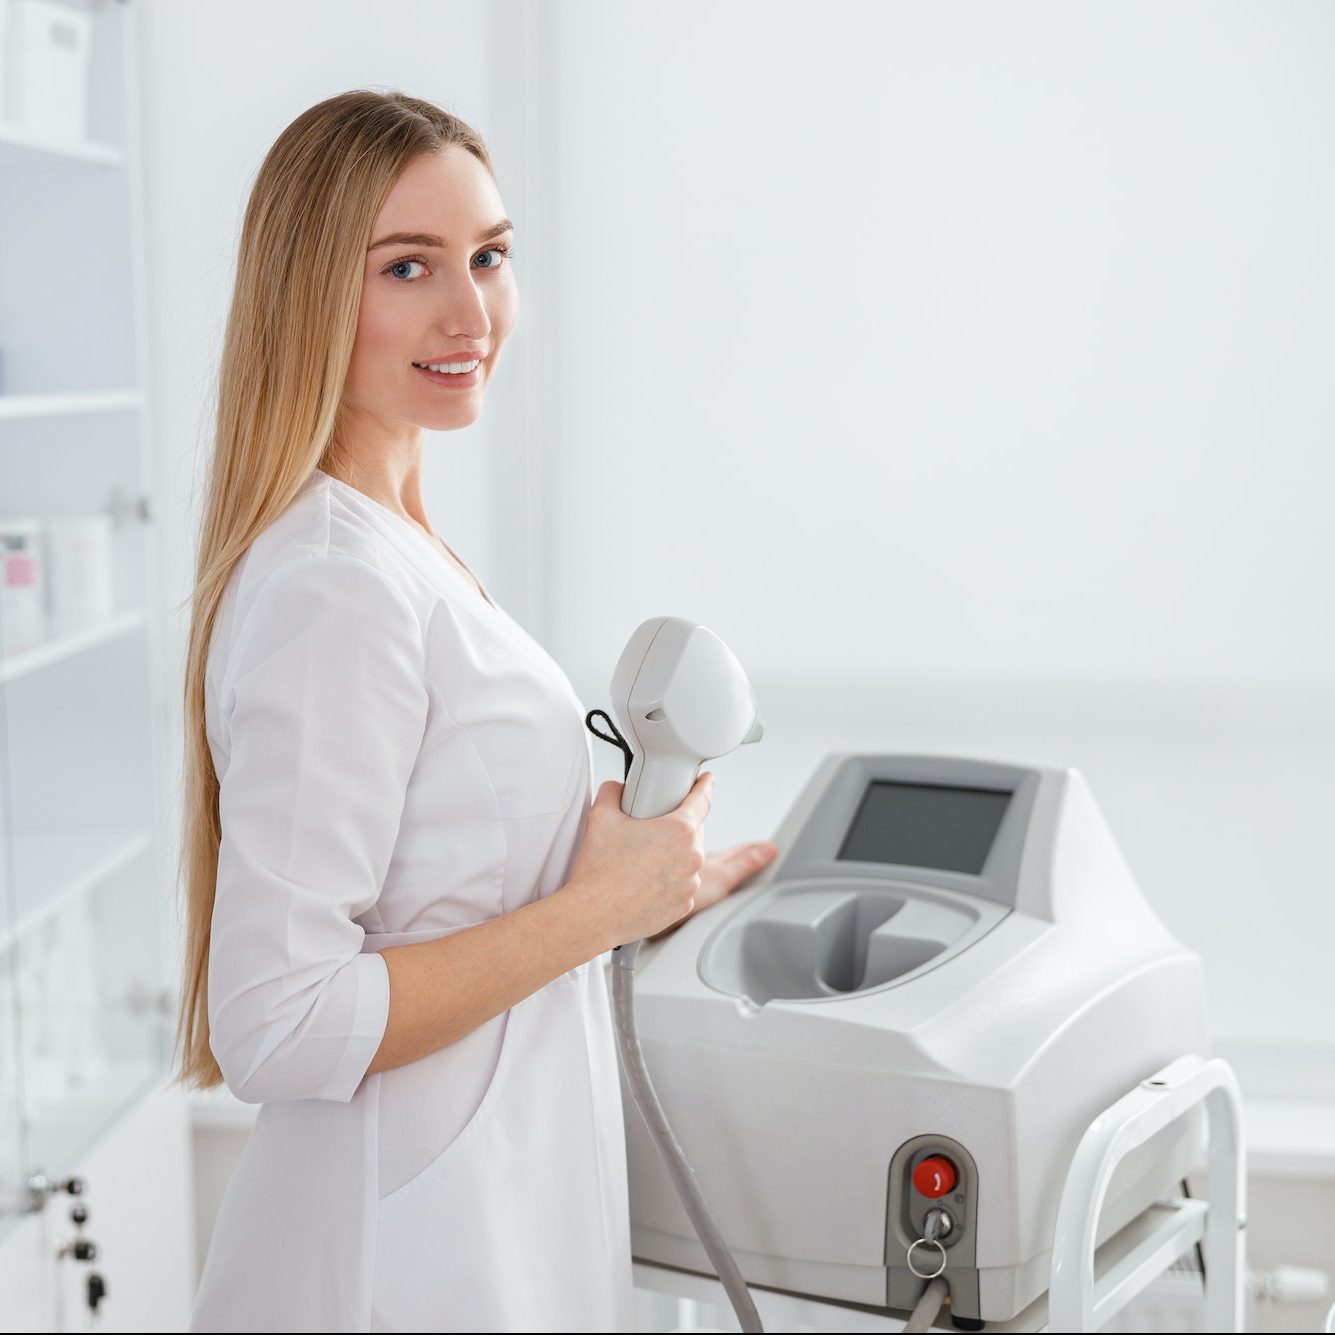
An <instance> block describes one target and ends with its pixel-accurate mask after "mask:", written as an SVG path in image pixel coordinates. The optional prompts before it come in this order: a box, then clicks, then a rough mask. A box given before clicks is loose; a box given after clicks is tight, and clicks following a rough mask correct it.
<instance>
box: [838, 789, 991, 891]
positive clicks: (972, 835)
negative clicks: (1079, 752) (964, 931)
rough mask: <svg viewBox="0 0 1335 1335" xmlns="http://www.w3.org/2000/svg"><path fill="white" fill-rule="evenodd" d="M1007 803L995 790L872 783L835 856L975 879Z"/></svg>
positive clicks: (981, 867) (980, 869)
mask: <svg viewBox="0 0 1335 1335" xmlns="http://www.w3.org/2000/svg"><path fill="white" fill-rule="evenodd" d="M1010 800H1011V794H1010V793H1008V792H999V791H997V790H996V789H994V788H951V787H947V786H945V785H941V784H927V783H893V782H890V781H889V780H882V779H875V780H873V781H872V782H871V783H870V784H868V786H867V791H866V793H865V794H863V798H862V804H861V806H860V807H859V808H858V812H857V815H856V816H854V817H853V823H852V824H851V825H850V826H849V827H848V834H847V835H845V837H844V842H843V846H842V847H841V848H840V850H839V852H838V853H837V854H836V856H837V857H838V858H840V859H843V860H847V861H854V862H893V863H898V864H899V865H901V866H905V867H935V868H938V869H939V870H941V871H959V872H966V873H968V874H969V875H971V876H977V875H978V873H979V872H981V871H982V869H983V864H984V863H985V862H986V861H987V854H988V851H989V850H990V849H991V847H992V841H993V839H995V838H996V833H997V827H998V826H999V825H1000V824H1001V818H1002V816H1004V815H1005V814H1006V804H1007V803H1008V802H1009V801H1010Z"/></svg>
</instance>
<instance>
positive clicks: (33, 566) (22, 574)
mask: <svg viewBox="0 0 1335 1335" xmlns="http://www.w3.org/2000/svg"><path fill="white" fill-rule="evenodd" d="M36 575H37V563H36V562H35V561H34V560H33V559H32V557H31V556H24V555H23V553H22V552H19V553H17V554H16V555H14V556H7V557H5V586H6V587H7V588H10V589H24V588H27V587H28V585H30V584H32V583H34V582H35V580H36Z"/></svg>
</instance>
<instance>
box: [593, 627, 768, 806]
mask: <svg viewBox="0 0 1335 1335" xmlns="http://www.w3.org/2000/svg"><path fill="white" fill-rule="evenodd" d="M611 696H612V708H613V709H614V710H615V711H616V717H617V721H618V722H619V724H620V726H621V729H622V732H623V733H624V735H625V738H626V741H627V743H628V744H629V746H630V748H631V750H632V751H633V752H634V759H633V760H632V762H631V766H630V770H629V772H628V773H627V775H626V782H625V789H624V791H623V793H622V795H621V810H622V811H623V812H625V814H626V815H628V816H637V817H641V818H651V817H654V816H663V815H666V814H667V813H668V812H669V811H673V810H675V809H676V808H677V807H678V806H680V805H681V802H682V799H683V798H684V797H685V796H686V794H687V793H689V792H690V791H691V786H692V785H693V784H694V783H695V781H696V779H697V778H698V777H699V774H700V766H701V765H702V764H703V763H704V762H705V761H706V760H713V759H714V758H715V757H716V756H722V755H727V753H728V752H729V751H732V750H734V749H735V748H736V747H738V746H741V745H743V744H744V743H746V742H758V741H759V740H760V739H761V737H762V736H763V735H764V731H765V729H764V724H763V723H762V721H761V718H760V710H759V708H758V707H757V705H756V698H755V695H754V693H753V692H752V690H751V683H750V682H749V681H747V679H746V672H745V671H744V670H743V668H742V665H741V664H740V663H739V662H738V661H737V659H736V657H735V656H734V655H733V653H732V650H730V649H729V648H728V646H727V645H726V644H724V643H723V641H722V640H720V639H719V637H718V636H717V635H715V634H714V632H713V631H711V630H706V629H705V627H704V626H700V625H697V624H696V623H695V622H694V621H688V620H686V618H685V617H650V619H649V620H648V621H646V622H644V623H643V624H642V625H641V626H640V627H639V629H638V630H636V632H635V634H634V635H632V636H631V637H630V640H629V642H628V643H627V645H626V647H625V649H624V650H623V651H622V654H621V659H620V661H619V662H618V663H617V666H616V671H615V672H614V673H613V674H612V685H611Z"/></svg>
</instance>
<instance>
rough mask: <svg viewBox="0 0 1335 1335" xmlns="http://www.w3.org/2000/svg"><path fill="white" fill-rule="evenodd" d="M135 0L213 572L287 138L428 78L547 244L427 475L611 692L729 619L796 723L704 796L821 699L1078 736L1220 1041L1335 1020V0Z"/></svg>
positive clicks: (493, 583)
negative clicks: (688, 628) (206, 469)
mask: <svg viewBox="0 0 1335 1335" xmlns="http://www.w3.org/2000/svg"><path fill="white" fill-rule="evenodd" d="M145 9H146V12H145V14H144V16H143V17H144V20H145V23H144V30H145V51H144V59H143V69H144V77H145V88H144V90H143V91H144V99H145V100H144V109H145V130H146V136H147V141H146V155H147V156H146V161H145V172H146V184H147V189H148V199H147V201H146V203H147V220H148V245H149V284H150V299H151V312H150V314H151V326H150V338H151V343H152V349H153V354H154V358H155V361H154V365H153V367H152V384H153V389H154V405H155V408H154V411H155V420H156V422H157V424H158V427H159V433H160V440H159V448H160V450H161V455H162V471H163V476H164V487H165V498H166V501H167V508H168V509H169V511H170V525H169V529H168V533H167V542H168V547H169V550H168V553H167V555H168V558H169V560H170V561H171V562H172V565H173V568H174V569H175V570H176V571H177V572H178V574H177V577H176V578H177V584H176V585H175V586H174V587H172V586H170V585H169V588H168V592H169V594H170V597H171V599H172V601H173V602H175V601H178V600H180V599H182V598H184V597H185V596H186V594H187V592H188V584H187V583H186V576H187V573H188V572H189V570H190V569H191V568H192V565H193V548H192V544H193V538H194V524H195V522H196V518H197V514H196V509H195V507H196V504H197V501H196V495H197V489H198V487H199V484H200V481H201V479H202V477H203V468H202V463H201V458H202V453H203V451H205V450H206V449H207V448H208V446H209V430H210V426H211V423H210V421H209V419H208V417H207V395H208V393H209V392H210V390H211V381H212V377H213V375H214V372H215V366H216V357H217V350H218V347H219V340H220V337H221V332H222V325H223V321H224V319H225V315H226V306H227V302H228V300H229V298H230V282H231V274H232V265H233V263H234V258H235V248H236V240H237V234H238V231H239V225H240V220H241V215H242V212H243V210H244V206H245V197H246V194H247V192H248V189H249V186H250V183H251V181H252V180H253V177H254V173H255V171H256V170H257V169H258V166H259V163H260V161H261V160H262V158H263V155H264V153H265V152H266V151H267V149H268V147H269V145H270V144H271V143H272V142H273V140H274V138H275V137H276V136H277V135H278V133H279V132H280V131H281V130H282V128H283V127H284V126H285V125H286V124H287V123H288V122H289V121H290V120H291V119H292V118H293V117H295V116H296V115H297V114H298V113H299V112H301V111H302V110H303V109H304V108H306V107H307V106H309V105H311V104H312V103H313V102H315V101H318V100H320V99H322V98H324V97H327V96H330V95H331V94H333V93H336V92H339V91H342V90H344V89H347V88H352V87H381V88H385V87H398V88H401V89H403V90H404V91H407V92H410V93H412V94H415V95H418V96H422V97H426V98H430V99H431V100H433V101H436V102H438V103H439V104H440V105H442V106H444V107H445V108H446V109H447V110H450V111H453V112H455V113H456V114H458V115H460V116H462V117H463V118H464V119H466V120H468V121H470V122H471V123H472V124H473V125H474V126H475V127H476V128H477V129H478V130H479V131H480V132H481V133H482V135H483V136H484V138H485V139H486V140H487V141H488V143H489V145H490V147H491V149H492V151H493V154H494V157H495V159H496V167H497V171H498V174H499V177H500V188H501V193H502V198H503V201H504V203H505V206H506V211H507V212H508V214H509V216H510V217H512V218H513V219H515V221H516V224H517V231H516V236H515V242H516V249H517V257H516V260H515V265H516V273H517V276H518V280H519V285H520V291H521V314H520V322H519V326H518V328H517V330H516V332H515V334H514V335H513V336H512V338H511V340H510V343H509V344H508V345H507V349H506V351H505V353H504V355H503V358H502V362H501V365H500V366H499V367H498V371H497V380H496V383H495V384H494V385H493V386H492V388H491V390H490V397H489V400H488V402H487V405H486V407H485V409H484V412H483V416H482V418H481V419H480V420H479V421H478V422H477V423H476V424H475V425H474V426H472V427H470V428H468V429H467V430H465V431H462V432H455V433H447V434H439V435H434V436H431V437H429V438H428V440H427V449H426V465H425V477H426V483H425V492H426V496H427V504H428V512H429V514H430V516H431V519H432V523H433V526H434V527H435V528H436V530H437V531H438V532H440V533H441V534H442V535H443V536H444V537H445V539H446V541H447V542H449V543H450V545H451V546H452V547H453V548H454V549H455V550H456V551H457V552H459V553H460V554H461V555H462V556H463V558H464V559H465V561H467V562H468V563H469V565H470V566H471V567H472V568H473V569H474V571H475V572H476V573H477V574H478V575H479V577H480V578H481V579H482V582H483V583H484V584H485V585H486V586H487V587H488V588H489V589H490V590H491V592H492V594H493V596H495V597H496V598H497V599H498V600H499V601H500V602H502V603H503V604H504V605H505V606H506V607H507V608H508V609H509V610H510V611H511V613H512V614H513V615H514V616H515V617H516V619H518V620H520V621H521V622H522V623H523V624H524V625H526V626H527V627H528V628H529V629H530V630H531V631H532V633H533V634H534V635H535V636H537V637H538V638H539V639H540V640H541V641H542V642H543V643H544V644H545V645H546V647H547V648H548V649H549V650H550V651H551V652H552V653H553V655H554V656H555V657H556V658H557V659H558V661H560V662H561V663H562V665H563V666H564V667H565V668H566V670H567V672H568V673H569V674H570V676H571V679H572V681H573V683H574V684H575V686H576V688H577V690H578V691H579V692H580V695H581V698H582V699H583V700H584V701H585V703H586V706H587V707H588V708H595V707H602V706H606V705H607V704H608V700H607V694H606V692H607V683H608V679H609V678H610V675H611V672H612V668H613V666H614V664H615V662H616V658H617V656H618V655H619V653H620V651H621V648H622V646H623V645H624V643H625V641H626V638H627V637H628V636H629V634H630V633H631V631H632V630H633V629H634V628H635V626H636V625H638V624H639V622H640V621H642V620H644V619H645V618H647V617H650V616H655V615H662V614H664V613H672V614H675V615H683V616H690V617H692V618H694V619H696V620H698V621H700V622H703V623H704V624H705V625H708V626H709V627H710V628H711V629H713V630H715V631H717V632H718V633H719V634H720V635H722V636H723V638H724V639H725V640H726V641H727V642H728V643H729V644H730V645H731V647H732V648H733V649H734V651H735V652H736V653H737V654H738V655H739V657H740V658H741V659H742V661H743V663H744V664H745V665H746V667H747V669H748V671H749V672H750V674H751V676H752V680H753V682H754V684H755V686H756V689H757V692H758V695H759V698H760V700H761V705H762V711H763V713H764V715H765V719H766V723H767V733H766V737H765V739H764V740H763V741H762V743H760V744H759V745H758V746H753V747H749V748H746V749H745V751H743V752H738V753H736V754H734V755H733V756H729V757H724V758H721V759H719V760H718V761H717V762H714V763H713V764H711V766H710V768H713V769H715V771H716V773H717V774H718V778H719V792H718V798H717V801H716V803H715V807H714V814H713V816H712V817H711V820H710V841H709V842H710V843H711V846H720V845H726V844H729V843H732V842H735V841H740V840H743V839H750V838H760V837H767V836H769V835H770V834H771V833H773V831H774V828H775V827H776V826H777V824H778V822H779V820H780V818H781V817H782V815H783V814H784V812H785V811H786V809H787V807H788V805H789V803H790V802H791V801H792V800H793V798H794V797H795V796H796V794H797V791H798V790H799V789H800V787H801V785H802V783H803V782H804V780H805V778H806V776H807V774H808V773H809V772H810V770H811V768H812V766H813V765H814V764H815V762H816V761H817V760H818V759H819V758H820V756H821V755H822V754H824V753H825V751H827V750H836V749H857V750H865V751H872V750H890V751H897V750H904V751H929V752H948V753H956V754H972V755H980V756H989V757H995V758H1002V759H1011V760H1017V761H1036V762H1041V763H1048V764H1069V765H1076V766H1078V767H1080V768H1081V769H1082V770H1084V772H1085V773H1086V775H1087V777H1088V778H1089V780H1090V782H1091V785H1092V787H1093V790H1094V793H1095V795H1096V797H1097V798H1098V799H1099V801H1100V802H1101V803H1102V805H1103V807H1104V809H1105V812H1106V813H1107V815H1108V817H1109V820H1110V823H1111V824H1112V826H1113V829H1114V831H1115V832H1116V834H1117V836H1118V838H1119V839H1120V840H1121V842H1122V844H1123V847H1124V849H1125V851H1126V853H1127V856H1128V859H1129V860H1130V862H1131V865H1132V867H1133V869H1134V870H1135V871H1136V872H1137V874H1138V876H1139V877H1140V880H1141V883H1142V885H1143V887H1144V889H1145V891H1146V893H1147V894H1148V895H1149V896H1150V898H1151V899H1152V901H1153V902H1154V904H1155V905H1156V907H1157V908H1158V910H1159V912H1160V913H1161V914H1162V916H1163V917H1164V919H1165V920H1166V921H1167V922H1168V924H1169V926H1170V927H1171V928H1172V929H1173V930H1174V931H1175V932H1177V933H1178V935H1179V936H1180V937H1181V938H1182V939H1183V940H1184V941H1186V942H1187V943H1188V944H1190V945H1192V946H1194V947H1195V948H1197V949H1199V950H1200V951H1201V952H1202V953H1203V955H1204V958H1205V961H1206V968H1207V973H1208V976H1209V981H1210V988H1211V1004H1212V1011H1213V1016H1214V1023H1215V1028H1216V1032H1217V1033H1218V1035H1219V1037H1220V1039H1221V1042H1222V1043H1223V1044H1224V1046H1225V1048H1226V1049H1228V1050H1229V1051H1230V1052H1233V1053H1239V1054H1241V1053H1244V1052H1252V1053H1253V1054H1254V1052H1255V1050H1256V1048H1255V1045H1262V1046H1263V1048H1264V1050H1265V1051H1266V1053H1268V1054H1269V1058H1270V1060H1269V1064H1268V1065H1266V1066H1265V1069H1266V1070H1267V1071H1270V1070H1273V1071H1275V1072H1278V1073H1279V1074H1276V1075H1274V1076H1273V1079H1274V1081H1275V1082H1276V1083H1277V1085H1283V1086H1286V1087H1287V1088H1286V1089H1285V1090H1284V1091H1283V1092H1291V1091H1297V1092H1301V1090H1302V1089H1310V1087H1312V1085H1313V1082H1315V1081H1318V1080H1319V1079H1320V1076H1321V1073H1322V1072H1324V1071H1335V1047H1333V1046H1332V1034H1331V1028H1330V1016H1331V1015H1332V1014H1333V1013H1335V983H1332V981H1331V975H1332V972H1335V968H1333V966H1335V948H1333V943H1335V874H1332V870H1331V846H1330V844H1331V841H1330V836H1329V834H1328V829H1329V827H1330V825H1331V819H1330V815H1329V813H1330V811H1331V809H1332V806H1333V805H1335V763H1332V761H1333V760H1335V700H1333V698H1332V680H1333V671H1335V615H1333V614H1332V606H1331V596H1330V571H1331V569H1332V558H1335V529H1333V528H1332V524H1331V522H1330V518H1329V511H1330V496H1331V493H1332V483H1333V482H1335V463H1332V456H1331V446H1332V442H1333V440H1335V394H1333V393H1332V374H1331V367H1332V362H1333V360H1335V358H1333V354H1335V316H1333V315H1332V311H1333V310H1335V259H1332V246H1331V243H1330V237H1331V236H1332V235H1335V170H1333V168H1332V164H1335V7H1332V6H1330V5H1328V4H1323V3H1319V2H1313V3H1296V2H1294V0H1278V2H1272V0H1266V2H1265V3H1262V2H1261V0H1247V2H1242V3H1240V2H1238V0H1232V2H1225V0H1210V2H1209V3H1206V2H1204V0H1201V2H1200V3H1195V2H1193V0H1175V3H1173V4H1162V3H1148V2H1147V3H1128V2H1126V0H1123V2H1122V3H1116V4H1112V3H1100V4H1081V5H1070V4H1063V3H1056V2H1053V3H1035V2H1032V0H1010V2H1009V3H1007V4H1005V5H997V4H982V3H978V4H964V3H930V4H929V3H925V2H924V3H890V4H886V3H838V4H831V5H822V6H820V7H815V6H811V5H802V4H796V3H778V4H776V3H765V4H761V3H750V2H748V3H736V2H735V3H732V4H728V5H716V4H713V5H711V4H703V3H698V2H696V3H676V4H672V5H648V4H633V5H624V4H613V3H610V2H604V0H600V2H599V3H587V2H585V0H562V3H561V4H560V5H559V6H556V5H549V6H540V5H532V6H527V5H523V4H519V3H514V2H513V0H492V2H491V3H486V4H484V3H442V2H441V0H430V2H418V0H411V2H409V0H396V2H394V3H381V4H375V5H370V4H362V3H354V2H353V0H320V2H319V3H314V0H285V3H282V4H277V5H275V4H272V3H269V2H268V0H263V2H261V0H238V2H234V3H229V4H228V5H226V6H218V5H204V4H178V3H171V4H168V3H163V2H162V0H151V3H149V4H148V5H146V7H145ZM172 624H173V626H174V628H175V629H174V634H175V635H176V637H177V643H178V645H179V643H180V638H181V637H182V636H183V634H184V618H183V617H180V616H177V617H175V618H174V620H173V623H172ZM593 746H594V751H595V758H596V759H597V762H598V765H599V773H598V776H597V778H598V779H599V780H601V779H603V778H610V777H615V778H620V777H621V763H620V758H619V755H618V754H617V753H616V752H615V751H614V750H613V749H612V748H610V747H608V746H606V745H604V744H603V743H601V742H598V741H594V743H593ZM1240 1069H1241V1070H1242V1073H1243V1077H1244V1083H1246V1082H1247V1081H1248V1080H1249V1079H1252V1080H1253V1081H1254V1082H1255V1081H1258V1080H1260V1079H1261V1076H1259V1075H1252V1074H1249V1072H1252V1071H1257V1072H1259V1071H1260V1070H1261V1069H1262V1066H1261V1065H1259V1064H1258V1065H1253V1066H1249V1067H1241V1066H1240ZM1265 1078H1266V1079H1271V1078H1272V1077H1271V1076H1266V1077H1265Z"/></svg>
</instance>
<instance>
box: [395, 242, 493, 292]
mask: <svg viewBox="0 0 1335 1335" xmlns="http://www.w3.org/2000/svg"><path fill="white" fill-rule="evenodd" d="M493 251H494V252H495V253H496V254H498V255H503V256H505V258H506V260H509V259H510V257H511V256H512V255H513V254H514V247H513V246H491V247H489V248H488V249H487V250H484V251H480V252H479V253H480V254H482V255H490V254H491V253H492V252H493ZM425 263H426V261H425V260H424V259H422V258H420V257H419V256H416V255H412V256H409V257H408V258H406V259H402V260H395V261H394V263H393V264H391V265H389V266H388V267H386V268H384V269H382V270H381V271H380V272H381V273H385V274H389V275H390V276H391V277H392V278H394V279H396V280H397V281H398V282H400V283H415V282H416V281H417V279H415V278H409V277H406V276H405V275H403V274H401V273H398V272H397V270H400V269H404V268H406V267H407V266H408V265H410V264H425ZM482 267H483V269H500V268H502V267H503V265H502V263H501V261H500V260H497V261H496V263H494V264H484V265H483V266H482Z"/></svg>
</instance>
